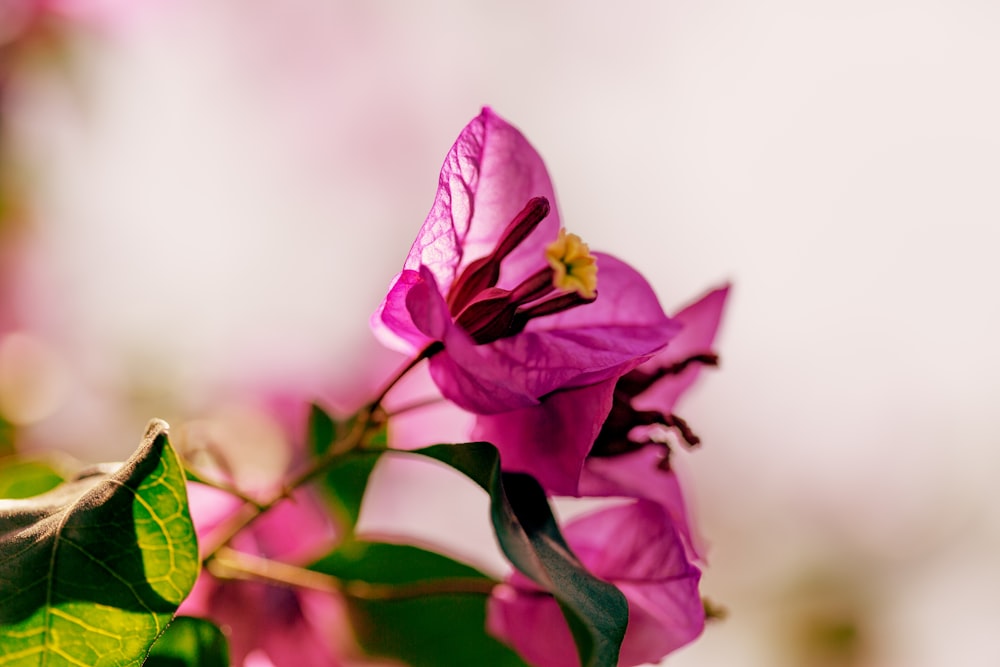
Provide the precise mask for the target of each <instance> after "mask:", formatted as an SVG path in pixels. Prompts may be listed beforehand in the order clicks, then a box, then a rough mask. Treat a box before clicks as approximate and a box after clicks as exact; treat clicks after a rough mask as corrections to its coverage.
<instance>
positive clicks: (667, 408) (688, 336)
mask: <svg viewBox="0 0 1000 667" xmlns="http://www.w3.org/2000/svg"><path fill="white" fill-rule="evenodd" d="M728 295H729V285H726V286H725V287H721V288H719V289H716V290H713V291H711V292H709V293H708V294H706V295H705V296H703V297H702V298H700V299H698V300H697V301H695V302H694V303H692V304H691V305H689V306H687V307H686V308H684V309H683V310H681V311H680V312H679V313H677V314H676V315H675V316H674V320H675V321H677V322H680V323H681V325H682V326H683V328H682V329H681V331H680V333H678V334H677V335H676V336H674V337H673V338H672V339H671V340H670V344H669V345H667V347H666V348H664V350H663V351H662V352H660V353H659V354H658V355H656V356H655V357H654V358H653V359H652V360H651V361H650V362H649V364H648V365H649V366H651V367H652V366H670V365H671V364H676V363H678V362H681V361H684V360H685V359H687V358H689V357H691V356H692V355H695V354H705V353H708V352H711V351H712V344H713V343H714V341H715V335H716V333H717V332H718V330H719V323H720V322H721V320H722V311H723V309H724V308H725V305H726V298H727V297H728ZM700 373H701V364H692V365H691V366H688V367H687V368H685V369H684V370H683V371H682V372H681V373H679V374H678V375H673V376H670V377H666V378H663V379H661V380H660V381H658V382H657V383H656V384H654V385H653V386H652V387H650V388H649V389H648V390H647V391H645V392H643V393H642V394H640V395H639V396H637V397H636V398H635V399H634V400H633V401H632V405H633V407H635V408H636V409H638V410H659V411H661V412H663V413H670V412H672V411H673V409H674V405H675V404H676V403H677V400H678V398H680V396H681V395H682V394H683V393H684V392H685V391H687V390H688V388H689V387H690V386H691V385H692V384H694V382H695V380H697V379H698V375H699V374H700Z"/></svg>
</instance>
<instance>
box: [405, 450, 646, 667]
mask: <svg viewBox="0 0 1000 667" xmlns="http://www.w3.org/2000/svg"><path fill="white" fill-rule="evenodd" d="M412 453H413V454H420V455H422V456H427V457H430V458H432V459H436V460H438V461H441V462H442V463H445V464H447V465H449V466H451V467H452V468H454V469H455V470H458V471H459V472H461V473H462V474H464V475H466V476H467V477H469V478H470V479H472V480H473V481H474V482H476V484H478V485H479V486H481V487H482V488H483V489H485V490H486V492H487V493H489V495H490V514H491V518H492V520H493V529H494V532H495V533H496V536H497V541H498V542H499V543H500V548H501V549H502V550H503V552H504V553H505V554H506V555H507V558H508V559H509V560H510V562H511V563H512V564H513V565H514V567H516V568H517V569H518V570H520V571H521V572H523V573H524V574H525V575H527V576H528V577H530V578H531V579H532V580H533V581H535V583H537V584H538V585H539V586H541V587H542V588H544V589H545V590H547V591H549V592H551V593H552V594H553V595H554V596H555V598H556V600H557V601H558V602H559V606H560V607H561V608H562V611H563V615H564V616H565V617H566V621H567V623H568V624H569V627H570V630H571V631H572V633H573V638H574V639H575V640H576V646H577V650H578V651H579V653H580V663H581V664H582V665H584V666H585V667H614V665H617V664H618V652H619V649H620V647H621V643H622V639H624V637H625V627H626V625H627V624H628V603H627V602H626V601H625V596H624V595H622V593H621V591H619V590H618V589H617V588H615V587H614V586H613V585H611V584H609V583H607V582H605V581H602V580H600V579H598V578H597V577H595V576H593V575H592V574H590V573H589V572H588V571H587V569H586V568H585V567H584V566H583V564H582V563H580V561H579V560H577V558H576V556H575V555H573V552H572V551H571V550H570V548H569V546H567V544H566V542H565V540H564V539H563V537H562V534H561V533H560V532H559V526H558V524H557V523H556V520H555V517H553V516H552V509H551V508H550V507H549V504H548V500H547V499H546V497H545V491H544V490H543V489H542V487H541V486H540V485H539V484H538V482H536V481H535V479H534V478H532V477H531V476H529V475H523V474H518V473H502V472H501V471H500V454H499V452H498V451H497V449H496V447H494V446H493V445H491V444H489V443H486V442H470V443H466V444H461V445H433V446H431V447H426V448H424V449H419V450H414V451H413V452H412Z"/></svg>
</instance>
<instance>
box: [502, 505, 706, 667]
mask: <svg viewBox="0 0 1000 667" xmlns="http://www.w3.org/2000/svg"><path fill="white" fill-rule="evenodd" d="M563 534H564V535H565V537H566V540H567V542H568V543H569V545H570V547H571V548H572V549H573V551H574V552H575V553H576V555H577V556H579V558H580V560H581V561H582V562H583V564H584V565H586V566H587V568H588V569H590V571H591V572H593V573H594V574H595V575H596V576H598V577H600V578H602V579H604V580H606V581H609V582H611V583H612V584H614V585H615V586H617V587H618V588H619V589H620V590H621V592H622V593H623V594H624V595H625V598H626V600H628V606H629V622H628V628H627V630H626V632H625V640H624V641H623V643H622V647H621V654H620V658H619V662H618V664H619V666H620V667H630V666H631V665H639V664H643V663H648V662H659V661H660V659H662V658H663V656H665V655H667V654H668V653H670V652H672V651H674V650H676V649H678V648H680V647H681V646H684V645H685V644H687V643H689V642H691V641H692V640H694V639H695V638H696V637H697V636H698V635H699V634H701V631H702V629H703V628H704V624H705V612H704V607H703V605H702V602H701V597H700V596H699V594H698V581H699V579H700V577H701V572H700V571H699V570H698V568H697V567H695V566H694V565H692V564H691V562H690V561H689V560H688V557H687V555H686V550H685V547H684V544H683V541H682V538H681V536H680V534H679V532H678V530H677V527H676V526H675V524H674V521H673V519H672V518H671V517H670V515H669V514H667V512H665V511H664V509H663V508H662V507H661V506H660V505H659V504H657V503H654V502H649V501H645V500H637V501H635V502H634V503H631V504H629V505H623V506H618V507H612V508H609V509H604V510H600V511H597V512H594V513H592V514H589V515H587V516H584V517H582V518H579V519H577V520H575V521H571V522H569V523H568V524H567V525H566V526H565V527H564V528H563ZM487 627H488V628H489V630H490V632H491V633H493V634H494V635H496V636H497V637H499V638H500V639H502V640H504V641H506V642H508V643H509V644H510V645H511V646H512V647H514V649H515V650H517V652H518V653H520V654H521V655H522V656H523V657H524V658H525V660H527V661H528V662H529V663H531V664H532V665H534V666H535V667H578V665H579V664H580V663H579V660H578V658H577V651H576V647H575V645H574V642H573V637H572V635H571V634H570V630H569V627H568V626H567V625H566V621H565V619H564V618H563V615H562V612H561V610H560V608H559V604H558V603H557V602H556V600H555V598H553V597H552V596H551V595H549V594H548V593H546V592H544V591H542V590H540V589H539V588H538V587H537V586H536V585H535V584H534V583H533V582H532V581H530V580H529V579H528V578H527V577H525V576H524V575H522V574H520V573H514V574H513V575H511V576H510V577H509V578H508V579H507V581H506V582H505V584H503V585H502V586H499V587H497V589H496V590H495V592H494V594H493V597H492V598H491V599H490V602H489V607H488V618H487Z"/></svg>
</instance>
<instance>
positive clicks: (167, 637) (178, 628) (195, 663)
mask: <svg viewBox="0 0 1000 667" xmlns="http://www.w3.org/2000/svg"><path fill="white" fill-rule="evenodd" d="M143 664H144V665H145V667H229V642H227V641H226V636H225V635H224V634H222V631H221V630H219V628H218V626H217V625H215V624H214V623H212V622H211V621H206V620H205V619H203V618H193V617H191V616H178V617H177V618H175V619H174V620H173V622H172V623H171V624H170V625H168V626H167V630H166V632H164V633H163V634H162V635H160V638H159V639H157V640H156V643H155V644H153V648H152V649H150V651H149V657H148V658H146V662H145V663H143Z"/></svg>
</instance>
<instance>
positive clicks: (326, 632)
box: [177, 483, 348, 667]
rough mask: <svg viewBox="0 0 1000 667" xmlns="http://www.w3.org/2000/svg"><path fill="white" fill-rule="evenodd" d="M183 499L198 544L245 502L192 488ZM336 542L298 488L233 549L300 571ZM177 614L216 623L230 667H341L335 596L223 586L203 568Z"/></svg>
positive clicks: (342, 620)
mask: <svg viewBox="0 0 1000 667" xmlns="http://www.w3.org/2000/svg"><path fill="white" fill-rule="evenodd" d="M188 498H189V502H190V507H191V516H192V518H193V520H194V523H195V529H196V530H197V532H198V537H199V539H200V540H202V539H204V538H205V537H206V536H208V535H210V534H211V533H212V531H213V530H214V529H215V528H217V527H218V526H219V525H220V523H222V522H223V521H224V520H225V519H226V518H228V517H229V516H231V515H232V514H233V513H234V512H236V511H237V509H238V508H239V507H240V506H241V504H242V503H241V501H240V500H238V499H237V498H234V497H233V496H231V495H230V494H228V493H225V492H223V491H219V490H217V489H214V488H211V487H207V486H204V485H201V484H195V483H191V484H188ZM336 537H337V536H336V532H335V530H334V527H333V524H332V522H331V521H330V519H329V517H328V516H327V514H326V513H325V512H324V511H323V508H322V507H321V506H320V504H319V502H318V501H317V500H315V499H314V498H312V497H311V496H310V495H309V494H308V493H307V492H306V491H304V490H299V491H297V492H295V493H294V494H293V495H292V497H291V498H289V499H288V500H285V501H282V502H281V503H280V504H278V505H277V506H276V507H275V508H274V509H272V510H270V511H269V512H267V513H266V514H264V515H263V516H261V517H260V518H259V519H258V520H257V521H256V522H255V523H253V524H252V525H251V526H250V527H249V528H248V529H245V530H244V531H243V532H241V533H240V534H239V535H238V536H237V537H236V538H235V539H234V540H233V541H232V543H231V546H232V547H233V548H234V549H235V550H237V551H242V552H245V553H248V554H251V555H253V556H262V557H265V558H269V559H274V560H277V561H281V562H285V563H290V564H293V565H304V564H306V563H309V562H310V561H311V560H313V559H315V558H317V557H319V556H321V555H322V554H324V553H326V552H327V551H329V549H330V548H332V547H333V545H334V544H335V542H336ZM202 555H203V556H204V554H202ZM177 613H178V614H180V615H186V616H199V617H202V618H207V619H209V620H211V621H213V622H215V623H217V624H218V625H219V626H220V627H221V628H222V629H223V631H224V632H225V633H226V635H227V637H228V639H229V646H230V655H231V661H232V664H233V665H245V664H246V665H251V664H260V663H261V659H262V657H261V656H266V658H267V659H268V660H270V663H271V664H273V665H274V667H329V666H330V665H338V664H341V661H340V657H339V656H340V655H341V654H342V653H343V642H344V640H345V638H346V637H348V634H347V630H346V628H347V620H346V617H345V612H344V610H343V607H342V603H341V601H340V600H339V599H338V598H336V597H335V596H333V595H332V594H328V593H323V592H319V591H313V590H306V589H301V588H291V587H282V586H277V585H271V584H265V583H260V582H256V581H242V580H240V581H236V580H221V579H217V578H216V577H214V576H212V574H210V573H209V572H208V571H207V570H202V572H201V575H200V576H199V577H198V581H197V582H196V583H195V587H194V590H193V591H192V592H191V595H190V596H188V598H187V599H186V600H185V601H184V603H183V604H182V605H181V607H180V609H179V610H178V611H177ZM338 629H341V632H340V635H341V636H340V637H338Z"/></svg>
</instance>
